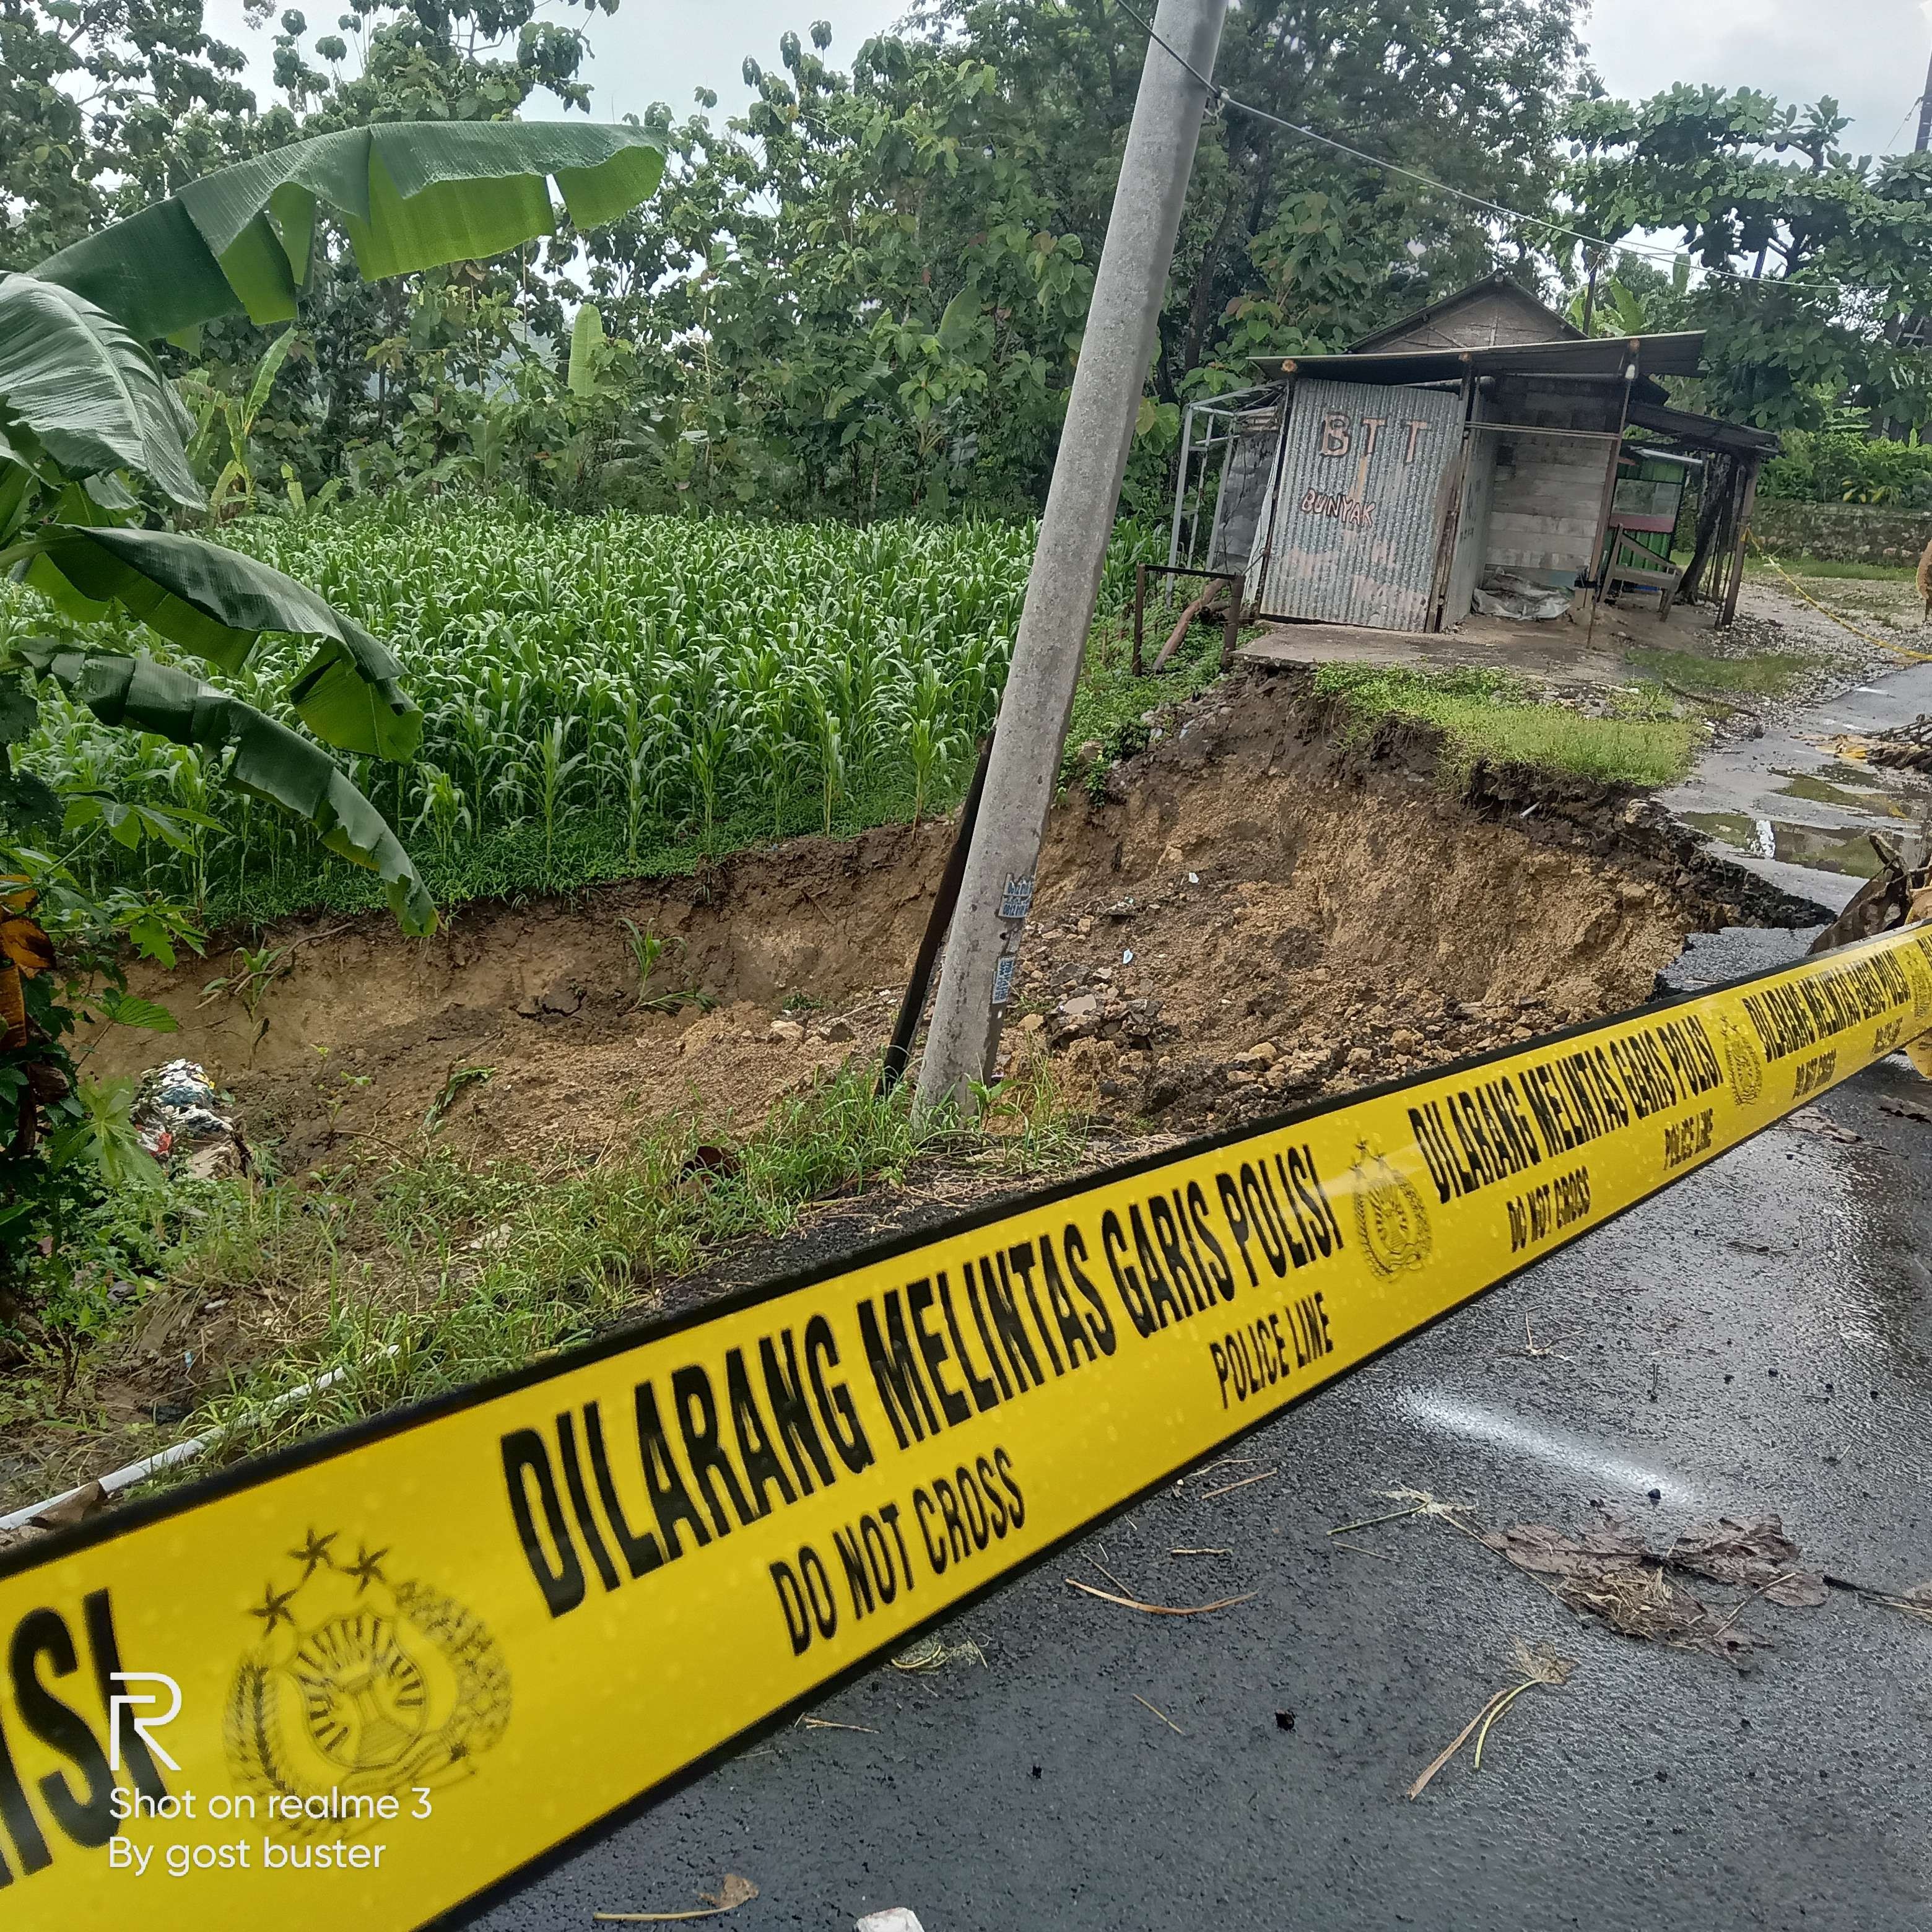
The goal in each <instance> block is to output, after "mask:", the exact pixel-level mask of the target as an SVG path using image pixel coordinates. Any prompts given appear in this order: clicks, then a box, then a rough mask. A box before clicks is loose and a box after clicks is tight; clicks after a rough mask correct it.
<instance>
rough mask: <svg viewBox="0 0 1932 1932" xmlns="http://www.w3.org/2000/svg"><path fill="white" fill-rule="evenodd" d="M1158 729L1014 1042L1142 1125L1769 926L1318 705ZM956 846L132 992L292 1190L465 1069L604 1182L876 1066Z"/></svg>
mask: <svg viewBox="0 0 1932 1932" xmlns="http://www.w3.org/2000/svg"><path fill="white" fill-rule="evenodd" d="M1167 723H1168V728H1167V729H1166V730H1165V731H1164V732H1163V733H1161V734H1160V736H1158V737H1157V741H1156V742H1154V745H1152V746H1151V748H1150V749H1149V750H1148V751H1147V752H1146V753H1145V754H1143V755H1142V757H1139V758H1138V759H1136V760H1133V762H1132V763H1130V764H1129V765H1127V766H1123V767H1121V768H1119V769H1116V770H1115V771H1114V772H1112V773H1110V774H1109V775H1108V777H1107V780H1106V796H1105V797H1104V798H1103V799H1101V800H1100V801H1099V802H1095V801H1094V799H1091V798H1090V797H1088V796H1087V795H1086V794H1085V793H1084V792H1075V793H1070V795H1069V796H1067V798H1066V799H1064V801H1063V802H1062V803H1061V805H1060V806H1059V807H1058V808H1057V810H1056V811H1055V814H1054V817H1053V820H1052V825H1051V827H1050V831H1049V841H1048V849H1047V851H1046V855H1045V857H1044V859H1043V865H1042V867H1041V873H1040V896H1039V899H1038V901H1037V905H1038V910H1037V918H1036V922H1035V926H1034V930H1033V932H1032V933H1031V935H1030V938H1029V950H1028V954H1027V956H1026V959H1025V962H1024V965H1023V970H1022V977H1021V980H1020V981H1019V987H1018V994H1019V1011H1020V1013H1022V1015H1024V1016H1025V1017H1023V1018H1022V1019H1021V1022H1020V1024H1021V1025H1024V1026H1025V1027H1027V1028H1028V1029H1029V1030H1030V1031H1040V1030H1044V1031H1046V1034H1047V1035H1048V1037H1049V1040H1051V1042H1052V1044H1053V1045H1054V1046H1055V1048H1056V1049H1058V1050H1060V1051H1061V1052H1064V1055H1065V1060H1064V1065H1065V1067H1066V1068H1067V1073H1068V1074H1069V1076H1070V1079H1071V1082H1072V1083H1073V1085H1074V1087H1075V1089H1076V1092H1078V1093H1079V1094H1082V1096H1083V1097H1085V1099H1086V1100H1088V1102H1089V1103H1091V1105H1092V1106H1094V1107H1095V1108H1096V1109H1097V1110H1098V1111H1100V1112H1102V1113H1103V1114H1108V1115H1113V1116H1115V1118H1117V1119H1118V1120H1119V1121H1120V1122H1121V1124H1123V1125H1125V1124H1128V1123H1129V1122H1130V1121H1139V1120H1149V1121H1158V1122H1159V1123H1160V1124H1162V1125H1163V1126H1175V1127H1181V1126H1188V1125H1193V1124H1199V1123H1206V1122H1215V1123H1220V1122H1222V1121H1226V1120H1227V1119H1228V1118H1232V1117H1236V1116H1238V1115H1240V1114H1241V1113H1243V1112H1257V1111H1260V1110H1262V1109H1263V1108H1265V1107H1266V1106H1271V1105H1272V1106H1280V1105H1281V1104H1283V1102H1284V1101H1285V1100H1288V1099H1291V1098H1295V1099H1299V1098H1303V1097H1307V1096H1309V1095H1310V1094H1313V1093H1315V1092H1317V1091H1322V1090H1324V1089H1333V1088H1337V1087H1346V1086H1353V1085H1361V1084H1364V1083H1366V1082H1370V1081H1373V1080H1378V1079H1386V1078H1388V1077H1389V1076H1391V1075H1394V1074H1396V1073H1400V1072H1403V1071H1404V1070H1407V1069H1409V1068H1410V1067H1414V1066H1416V1065H1419V1064H1424V1063H1426V1062H1427V1061H1432V1060H1436V1059H1441V1058H1445V1057H1448V1056H1450V1055H1456V1054H1460V1053H1464V1052H1474V1051H1477V1050H1479V1049H1483V1048H1484V1047H1487V1046H1492V1045H1494V1044H1496V1043H1499V1042H1502V1041H1504V1040H1509V1039H1512V1038H1520V1037H1524V1036H1526V1034H1528V1033H1529V1032H1531V1031H1544V1030H1547V1029H1548V1028H1551V1027H1553V1026H1556V1025H1562V1024H1563V1023H1565V1022H1569V1021H1572V1020H1576V1019H1583V1018H1585V1017H1586V1016H1590V1015H1592V1014H1595V1013H1602V1012H1606V1011H1610V1010H1615V1009H1616V1008H1619V1007H1625V1006H1628V1005H1631V1004H1634V1003H1636V1002H1637V1001H1641V1000H1643V998H1646V997H1647V996H1648V995H1649V992H1650V990H1651V987H1652V980H1653V977H1654V975H1655V972H1656V971H1657V969H1658V968H1659V967H1660V966H1661V965H1663V964H1664V962H1666V961H1667V960H1668V959H1670V958H1671V957H1672V956H1673V955H1674V954H1675V953H1676V951H1677V950H1678V948H1679V944H1680V943H1681V941H1682V936H1683V935H1684V934H1685V932H1686V931H1688V930H1689V929H1691V928H1693V927H1694V926H1703V925H1709V924H1712V923H1723V922H1727V921H1728V920H1731V919H1736V917H1737V916H1739V906H1740V904H1743V903H1745V896H1744V895H1745V892H1746V891H1747V890H1748V886H1749V883H1750V882H1748V881H1746V880H1744V879H1743V877H1742V874H1737V873H1735V872H1730V871H1726V870H1724V869H1723V868H1704V867H1702V866H1700V864H1699V862H1696V861H1694V860H1693V859H1689V858H1688V857H1687V856H1686V850H1687V848H1686V847H1685V845H1684V844H1683V842H1682V841H1680V840H1679V839H1678V838H1676V836H1675V835H1673V833H1672V832H1671V831H1670V829H1668V828H1667V827H1664V826H1660V824H1659V823H1658V815H1657V814H1655V813H1654V812H1652V811H1650V810H1649V808H1646V807H1644V806H1642V805H1639V804H1637V803H1634V802H1629V801H1627V800H1625V799H1622V798H1619V797H1618V796H1613V795H1610V794H1607V793H1604V792H1602V791H1601V790H1597V789H1595V788H1592V787H1577V786H1571V787H1563V786H1560V785H1552V784H1546V783H1543V782H1541V781H1532V780H1528V779H1525V778H1523V777H1521V775H1514V776H1513V775H1511V774H1507V773H1505V774H1495V773H1490V774H1484V773H1479V774H1478V777H1477V781H1476V784H1475V787H1473V790H1472V796H1471V797H1470V798H1469V799H1464V800H1462V801H1460V802H1459V801H1456V800H1452V799H1451V798H1450V797H1449V796H1448V795H1447V793H1445V790H1443V789H1442V787H1441V785H1440V784H1439V783H1438V782H1437V781H1436V775H1435V771H1434V755H1433V748H1432V747H1431V745H1430V743H1429V742H1428V741H1427V739H1424V738H1418V736H1415V734H1414V733H1408V732H1405V731H1403V730H1394V731H1387V730H1385V732H1384V733H1382V735H1381V736H1379V738H1378V739H1376V741H1374V742H1373V743H1371V744H1370V745H1368V746H1367V747H1358V748H1353V749H1348V750H1344V749H1341V748H1338V746H1337V743H1336V742H1335V739H1334V732H1333V726H1334V721H1333V720H1332V719H1331V718H1329V717H1328V716H1327V715H1325V713H1324V712H1322V709H1321V708H1320V707H1319V706H1317V705H1316V704H1315V703H1313V701H1312V700H1310V698H1309V697H1307V694H1306V691H1305V688H1304V686H1303V685H1301V683H1300V682H1298V681H1297V680H1295V679H1292V678H1280V677H1271V676H1267V675H1265V674H1258V675H1256V676H1254V677H1253V678H1251V679H1247V680H1244V681H1241V682H1236V683H1235V684H1233V685H1228V686H1225V687H1223V688H1222V689H1221V690H1220V691H1218V692H1217V693H1215V694H1212V695H1211V697H1209V698H1208V699H1206V700H1203V702H1202V705H1201V706H1198V707H1196V709H1194V710H1193V712H1192V713H1191V714H1190V715H1184V716H1181V717H1175V718H1169V720H1168V721H1167ZM1526 811H1527V812H1528V813H1529V816H1528V817H1526V816H1525V815H1524V814H1525V813H1526ZM951 835H952V832H951V827H950V826H948V825H944V824H938V825H935V824H929V825H926V826H920V827H919V828H918V829H910V828H906V827H902V826H901V827H889V828H886V829H882V830H880V831H877V832H871V833H868V834H867V835H865V837H863V838H859V839H858V840H856V841H852V842H850V843H843V844H841V843H834V842H832V841H826V840H819V839H804V840H797V841H792V842H791V843H790V844H786V845H784V846H782V847H776V848H774V849H772V850H766V851H762V852H756V853H745V854H742V855H740V856H738V857H736V858H735V859H732V860H730V861H729V862H727V863H725V864H724V865H718V866H715V867H713V868H710V869H709V870H708V871H706V872H705V873H704V874H702V875H700V876H699V877H694V878H688V879H679V880H664V881H655V882H651V883H640V884H631V885H625V886H614V887H611V888H608V889H603V890H600V891H597V892H589V893H585V894H583V895H577V896H576V897H574V898H571V899H569V900H568V901H530V902H528V903H525V904H470V905H466V906H463V907H459V908H458V909H457V910H456V911H455V913H453V914H452V916H451V917H450V918H449V920H448V921H447V922H446V925H445V926H444V927H443V929H442V930H441V931H440V932H439V933H438V934H437V935H436V936H435V937H434V938H432V939H430V940H428V941H409V940H405V939H404V938H401V937H400V936H399V935H397V934H396V933H395V931H394V930H393V929H392V928H391V927H389V926H387V925H386V923H385V922H383V921H382V920H380V919H374V918H371V919H362V920H358V921H356V922H352V923H350V924H347V925H343V924H341V923H338V922H323V921H317V922H309V923H307V924H303V923H300V922H298V923H296V924H293V925H290V926H287V927H284V928H282V929H278V930H277V931H275V932H271V933H269V935H266V937H265V939H264V941H263V943H264V944H267V945H269V946H271V947H284V948H292V949H293V950H290V951H289V952H288V953H287V954H286V956H285V958H286V962H287V969H288V970H287V971H286V972H285V973H284V974H282V975H281V977H277V978H275V980H273V981H272V983H269V986H268V987H267V989H266V994H265V995H264V996H263V998H261V1000H260V1004H259V1007H258V1008H257V1012H256V1013H255V1014H254V1016H252V1017H251V1015H250V1014H249V1013H248V1011H247V1010H246V1008H245V1002H244V1001H242V999H240V998H236V997H231V996H228V995H217V996H215V997H214V998H212V999H211V1000H210V1001H208V1003H207V1004H200V1005H198V1004H197V1001H198V1000H199V998H200V994H201V988H202V983H204V982H205V980H208V979H209V978H210V977H213V976H214V975H217V974H233V972H234V971H236V966H237V963H238V962H237V961H236V959H234V958H233V957H232V956H228V955H226V953H225V950H224V951H217V953H215V954H214V955H212V956H211V958H210V959H209V960H208V961H206V962H199V961H193V962H188V964H187V965H186V966H185V967H184V968H183V969H182V970H181V971H178V972H176V973H175V974H171V975H162V974H144V975H142V977H141V978H140V981H139V985H138V986H137V990H138V991H139V992H142V993H143V994H144V995H147V996H148V997H151V998H159V999H161V1000H162V1001H164V1002H165V1003H166V1004H169V1006H171V1007H172V1009H173V1010H175V1013H177V1014H178V1015H179V1016H181V1019H182V1022H183V1029H182V1031H181V1034H180V1035H179V1036H178V1037H175V1038H174V1039H171V1040H169V1041H167V1042H166V1052H168V1054H169V1055H170V1057H172V1055H175V1054H184V1055H187V1056H188V1057H190V1058H195V1059H198V1060H200V1061H203V1062H205V1064H207V1065H208V1067H209V1069H210V1070H211V1072H212V1073H214V1075H215V1076H216V1078H217V1081H218V1082H220V1083H221V1084H223V1085H225V1086H226V1087H227V1088H229V1089H231V1090H232V1091H233V1094H235V1097H236V1101H237V1103H238V1104H239V1109H240V1112H241V1114H242V1118H243V1120H244V1122H245V1126H246V1127H247V1129H248V1132H249V1133H250V1135H251V1137H253V1138H255V1139H260V1140H264V1141H273V1142H278V1143H279V1146H280V1160H281V1165H282V1166H283V1168H284V1171H289V1170H292V1169H301V1168H303V1167H306V1166H311V1165H313V1164H315V1163H319V1162H320V1163H326V1162H330V1161H333V1160H341V1159H342V1158H344V1157H346V1156H347V1154H349V1153H350V1151H351V1150H352V1149H354V1150H356V1151H362V1152H365V1153H366V1152H368V1151H371V1150H372V1149H373V1148H377V1147H380V1145H381V1144H382V1143H383V1142H386V1141H401V1139H404V1138H405V1137H407V1136H413V1134H414V1133H415V1132H416V1130H417V1128H418V1127H419V1125H420V1124H421V1123H422V1120H423V1118H424V1115H425V1112H426V1111H427V1110H428V1109H429V1107H430V1106H431V1103H432V1102H433V1101H434V1100H435V1099H436V1097H437V1095H438V1094H440V1092H441V1091H443V1088H444V1085H445V1083H446V1080H448V1079H449V1076H450V1075H451V1073H452V1071H454V1070H457V1069H459V1068H462V1067H487V1068H489V1069H490V1070H491V1071H490V1076H489V1078H488V1079H487V1080H484V1081H479V1082H475V1083H474V1084H472V1085H468V1086H466V1088H464V1090H463V1094H462V1096H461V1097H460V1100H458V1102H457V1103H456V1104H455V1106H454V1107H452V1109H450V1112H449V1118H448V1122H447V1124H446V1128H445V1132H446V1134H447V1135H448V1136H449V1138H450V1139H452V1141H453V1142H455V1144H456V1145H458V1146H459V1147H460V1148H463V1149H464V1150H465V1151H467V1152H469V1153H471V1154H475V1155H478V1156H482V1157H487V1156H489V1155H491V1154H499V1153H517V1154H550V1155H554V1154H558V1153H560V1152H562V1151H565V1150H571V1149H574V1150H575V1151H577V1152H578V1153H579V1154H593V1153H594V1152H595V1150H596V1149H598V1148H600V1147H601V1146H603V1145H606V1144H607V1142H609V1141H610V1139H611V1138H612V1137H613V1136H615V1135H617V1134H620V1133H622V1132H624V1131H625V1128H626V1126H627V1124H628V1123H629V1122H631V1121H634V1120H637V1119H639V1118H648V1117H651V1116H655V1115H661V1114H663V1113H665V1112H672V1111H676V1112H690V1111H692V1110H697V1112H700V1113H701V1114H703V1115H704V1116H705V1117H706V1118H707V1119H708V1120H711V1121H717V1122H719V1123H720V1124H724V1122H725V1121H727V1118H728V1119H730V1120H736V1121H738V1122H739V1123H740V1124H742V1123H744V1122H745V1121H748V1120H750V1119H751V1118H754V1117H755V1116H756V1115H759V1114H760V1113H761V1112H763V1109H765V1108H766V1106H769V1103H770V1102H771V1101H772V1099H773V1098H774V1097H775V1096H776V1095H778V1094H779V1093H781V1091H784V1089H785V1088H787V1087H788V1086H790V1085H793V1084H794V1083H797V1082H806V1081H809V1080H810V1079H811V1077H812V1076H813V1075H814V1072H815V1071H816V1070H818V1069H819V1068H820V1067H826V1066H828V1065H831V1064H835V1063H836V1062H837V1061H838V1060H840V1059H841V1058H843V1057H844V1055H847V1054H848V1053H850V1052H853V1051H855V1050H856V1051H860V1052H871V1051H872V1050H874V1049H876V1048H877V1046H878V1045H879V1044H880V1043H881V1042H882V1041H883V1039H884V1037H885V1036H886V1033H887V1031H889V1027H890V1024H891V1020H892V1012H893V1008H894V1006H895V1003H896V1001H897V998H898V989H899V988H900V986H901V985H902V983H903V981H904V975H905V974H906V972H907V970H908V968H909V967H910V962H911V959H912V956H913V952H914V950H915V948H916V945H917V943H918V940H919V933H920V932H921V930H922V927H923V926H924V923H925V921H926V916H927V913H928V910H929V906H930V904H931V892H932V885H933V883H934V882H935V881H936V880H937V879H938V874H939V872H940V869H941V865H942V863H943V861H944V855H945V851H946V847H947V842H948V841H949V840H950V837H951ZM1759 910H1760V911H1764V910H1772V911H1774V912H1775V908H1763V907H1760V908H1759ZM625 919H628V920H630V921H631V922H633V923H634V925H635V926H637V928H638V929H640V931H643V932H649V933H654V934H655V935H658V937H660V938H663V939H665V940H667V941H671V942H673V949H672V950H670V952H668V953H667V954H666V956H665V957H664V961H663V962H662V963H661V965H659V967H658V969H657V971H656V973H655V975H654V976H653V978H652V982H651V991H652V992H654V993H655V992H660V991H662V992H673V991H677V990H680V989H698V990H701V991H702V992H703V993H704V994H705V995H706V996H707V998H708V999H709V1000H711V1001H715V1002H716V1004H715V1007H713V1008H712V1010H709V1011H706V1010H700V1007H699V1006H698V1005H697V1004H696V1003H695V1002H688V1003H686V1004H684V1005H682V1006H681V1007H679V1008H678V1009H677V1010H676V1011H674V1012H665V1011H658V1010H643V1011H640V1010H637V1009H636V993H637V986H636V976H635V972H634V967H633V964H632V960H631V951H630V947H629V944H628V935H627V934H626V932H625V930H624V929H623V927H622V926H621V925H620V923H619V922H620V921H621V920H625ZM1128 953H1131V954H1132V955H1133V957H1132V959H1131V960H1130V959H1127V958H1126V957H1125V955H1127V954H1128ZM788 1000H789V1001H791V1002H792V1003H793V1010H791V1011H790V1012H786V1011H785V1010H784V1007H785V1003H786V1002H787V1001H788ZM808 1003H809V1004H808ZM263 1022H266V1026H264V1025H263ZM156 1048H157V1043H156V1042H155V1041H154V1040H153V1039H152V1037H146V1036H141V1037H136V1036H133V1035H130V1034H124V1033H123V1034H118V1035H116V1036H114V1037H112V1038H110V1040H109V1041H107V1043H105V1045H104V1051H103V1055H102V1058H103V1059H104V1060H105V1061H107V1062H108V1063H109V1064H110V1065H111V1066H113V1067H114V1068H115V1070H133V1069H135V1068H136V1067H139V1066H140V1065H142V1064H145V1063H147V1062H149V1061H153V1060H154V1059H155V1058H157V1057H159V1056H158V1055H157V1051H156ZM1251 1049H1252V1050H1253V1051H1251Z"/></svg>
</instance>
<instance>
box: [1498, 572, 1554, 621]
mask: <svg viewBox="0 0 1932 1932" xmlns="http://www.w3.org/2000/svg"><path fill="white" fill-rule="evenodd" d="M1474 601H1475V606H1476V608H1477V609H1478V610H1480V611H1481V613H1483V615H1484V616H1486V617H1513V618H1514V619H1517V621H1518V622H1522V623H1527V624H1540V623H1547V622H1549V620H1550V619H1551V618H1553V617H1562V616H1567V615H1568V613H1569V609H1570V592H1569V591H1568V589H1559V588H1557V587H1556V586H1553V585H1551V584H1548V583H1538V581H1537V580H1536V579H1535V577H1522V576H1519V575H1518V574H1517V573H1516V572H1515V571H1513V570H1494V571H1491V572H1490V574H1489V575H1488V576H1487V577H1484V579H1483V581H1482V583H1481V585H1480V586H1478V589H1477V591H1476V593H1475V599H1474Z"/></svg>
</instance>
